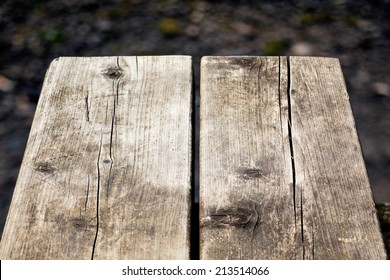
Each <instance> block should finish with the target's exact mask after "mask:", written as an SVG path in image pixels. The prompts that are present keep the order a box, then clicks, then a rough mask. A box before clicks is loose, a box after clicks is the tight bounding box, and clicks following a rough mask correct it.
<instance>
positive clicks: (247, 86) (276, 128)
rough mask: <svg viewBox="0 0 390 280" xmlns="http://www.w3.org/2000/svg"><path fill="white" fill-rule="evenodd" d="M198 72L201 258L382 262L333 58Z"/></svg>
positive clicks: (209, 62)
mask: <svg viewBox="0 0 390 280" xmlns="http://www.w3.org/2000/svg"><path fill="white" fill-rule="evenodd" d="M201 71H202V73H201V125H200V128H201V132H200V219H201V220H200V223H201V231H200V239H201V248H200V256H201V259H385V258H386V254H385V251H384V247H383V242H382V240H381V236H380V231H379V228H378V223H377V220H376V216H375V208H374V204H373V200H372V196H371V191H370V187H369V183H368V180H367V175H366V173H365V167H364V162H363V159H362V156H361V150H360V146H359V142H358V138H357V134H356V129H355V126H354V121H353V116H352V112H351V108H350V105H349V102H348V95H347V93H346V89H345V84H344V81H343V78H342V72H341V69H340V66H339V64H338V61H337V60H335V59H326V58H291V62H290V59H289V58H286V57H206V58H204V59H203V60H202V67H201Z"/></svg>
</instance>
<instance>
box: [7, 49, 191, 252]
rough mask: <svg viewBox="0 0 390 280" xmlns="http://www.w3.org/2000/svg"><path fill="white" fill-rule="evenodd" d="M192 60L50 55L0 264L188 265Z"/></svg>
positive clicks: (188, 58)
mask: <svg viewBox="0 0 390 280" xmlns="http://www.w3.org/2000/svg"><path fill="white" fill-rule="evenodd" d="M191 69H192V65H191V58H190V57H187V56H167V57H100V58H59V59H56V60H55V61H53V63H52V64H51V66H50V68H49V70H48V73H47V75H46V79H45V83H44V86H43V89H42V93H41V97H40V100H39V104H38V107H37V112H36V115H35V119H34V122H33V126H32V129H31V132H30V137H29V141H28V144H27V148H26V152H25V156H24V160H23V164H22V167H21V170H20V175H19V178H18V181H17V185H16V188H15V193H14V196H13V200H12V204H11V207H10V210H9V215H8V219H7V223H6V226H5V229H4V234H3V237H2V242H1V249H0V258H1V259H91V258H93V259H187V258H189V205H190V177H191V176H190V162H191V146H190V144H191V120H190V114H191V89H192V74H191Z"/></svg>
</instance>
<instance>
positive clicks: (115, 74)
mask: <svg viewBox="0 0 390 280" xmlns="http://www.w3.org/2000/svg"><path fill="white" fill-rule="evenodd" d="M104 75H106V76H107V77H108V78H110V79H118V78H119V77H120V76H122V69H120V68H119V67H110V68H108V69H107V70H106V72H105V73H104Z"/></svg>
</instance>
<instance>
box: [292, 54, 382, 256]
mask: <svg viewBox="0 0 390 280" xmlns="http://www.w3.org/2000/svg"><path fill="white" fill-rule="evenodd" d="M290 79H291V84H290V93H289V94H290V98H291V123H292V144H293V145H292V146H293V153H294V162H295V174H296V180H295V192H296V201H297V203H296V204H297V212H299V213H301V214H300V215H299V220H301V225H302V232H303V237H302V240H303V257H304V258H305V259H385V258H386V253H385V249H384V244H383V240H382V236H381V233H380V230H379V226H378V221H377V217H376V210H375V205H374V202H373V199H372V193H371V189H370V185H369V181H368V177H367V173H366V169H365V165H364V161H363V157H362V153H361V147H360V144H359V139H358V137H357V133H356V128H355V122H354V118H353V115H352V110H351V107H350V103H349V97H348V93H347V91H346V87H345V83H344V79H343V74H342V71H341V67H340V64H339V61H338V59H334V58H333V59H332V58H313V57H291V58H290Z"/></svg>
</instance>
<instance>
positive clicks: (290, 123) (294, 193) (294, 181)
mask: <svg viewBox="0 0 390 280" xmlns="http://www.w3.org/2000/svg"><path fill="white" fill-rule="evenodd" d="M291 93H292V90H291V66H290V57H289V56H287V103H288V139H289V144H290V154H291V169H292V180H293V182H292V188H293V204H294V216H295V227H296V228H297V219H299V222H300V230H299V232H300V234H301V242H302V250H303V259H305V239H304V238H305V237H304V228H303V198H302V191H303V190H302V189H301V192H300V193H299V195H300V201H299V202H300V211H299V215H298V211H297V184H296V166H295V158H294V145H293V136H292V126H293V122H292V107H291Z"/></svg>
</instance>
